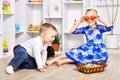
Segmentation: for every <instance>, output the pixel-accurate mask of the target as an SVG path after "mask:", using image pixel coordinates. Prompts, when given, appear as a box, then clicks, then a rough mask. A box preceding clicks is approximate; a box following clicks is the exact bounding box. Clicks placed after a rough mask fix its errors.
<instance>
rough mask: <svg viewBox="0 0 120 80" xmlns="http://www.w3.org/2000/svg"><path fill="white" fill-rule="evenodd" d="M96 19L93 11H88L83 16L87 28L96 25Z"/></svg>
mask: <svg viewBox="0 0 120 80" xmlns="http://www.w3.org/2000/svg"><path fill="white" fill-rule="evenodd" d="M97 17H98V16H97V13H96V12H95V11H88V12H87V13H86V15H85V16H84V21H86V22H87V23H88V25H89V27H93V26H95V25H96V24H95V23H96V19H97Z"/></svg>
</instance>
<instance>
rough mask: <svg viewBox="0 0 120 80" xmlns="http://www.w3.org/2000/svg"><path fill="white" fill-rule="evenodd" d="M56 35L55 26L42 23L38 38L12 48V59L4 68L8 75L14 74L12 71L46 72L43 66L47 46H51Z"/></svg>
mask: <svg viewBox="0 0 120 80" xmlns="http://www.w3.org/2000/svg"><path fill="white" fill-rule="evenodd" d="M56 34H57V29H56V28H55V26H53V25H52V24H49V23H44V24H43V25H42V27H41V29H40V34H39V36H37V37H35V38H32V39H30V40H28V41H26V42H24V43H22V44H19V45H17V46H15V47H14V50H13V51H14V57H13V59H12V60H11V61H10V63H9V65H8V66H7V67H6V72H7V73H8V74H14V69H17V68H22V69H34V68H37V69H38V70H39V71H40V72H46V71H47V67H46V66H45V62H46V57H47V52H46V48H47V45H49V44H51V43H52V41H53V40H54V38H55V36H56Z"/></svg>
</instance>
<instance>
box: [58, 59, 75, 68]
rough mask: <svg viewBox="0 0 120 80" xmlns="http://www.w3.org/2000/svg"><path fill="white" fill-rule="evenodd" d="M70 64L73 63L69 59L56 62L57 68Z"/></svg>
mask: <svg viewBox="0 0 120 80" xmlns="http://www.w3.org/2000/svg"><path fill="white" fill-rule="evenodd" d="M70 62H73V61H72V60H70V59H69V58H68V59H61V60H58V61H56V63H57V65H58V66H60V65H62V64H65V63H70Z"/></svg>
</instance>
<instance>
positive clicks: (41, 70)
mask: <svg viewBox="0 0 120 80" xmlns="http://www.w3.org/2000/svg"><path fill="white" fill-rule="evenodd" d="M39 71H40V72H46V71H47V68H44V67H43V68H41V69H39Z"/></svg>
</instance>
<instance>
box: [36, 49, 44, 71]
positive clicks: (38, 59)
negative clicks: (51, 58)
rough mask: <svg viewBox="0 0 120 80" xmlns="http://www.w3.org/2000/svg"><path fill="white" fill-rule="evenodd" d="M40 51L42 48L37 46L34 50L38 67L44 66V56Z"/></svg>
mask: <svg viewBox="0 0 120 80" xmlns="http://www.w3.org/2000/svg"><path fill="white" fill-rule="evenodd" d="M40 52H41V49H39V48H36V50H34V58H35V61H36V64H37V67H38V69H40V68H43V65H42V57H41V56H42V55H41V53H40Z"/></svg>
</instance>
